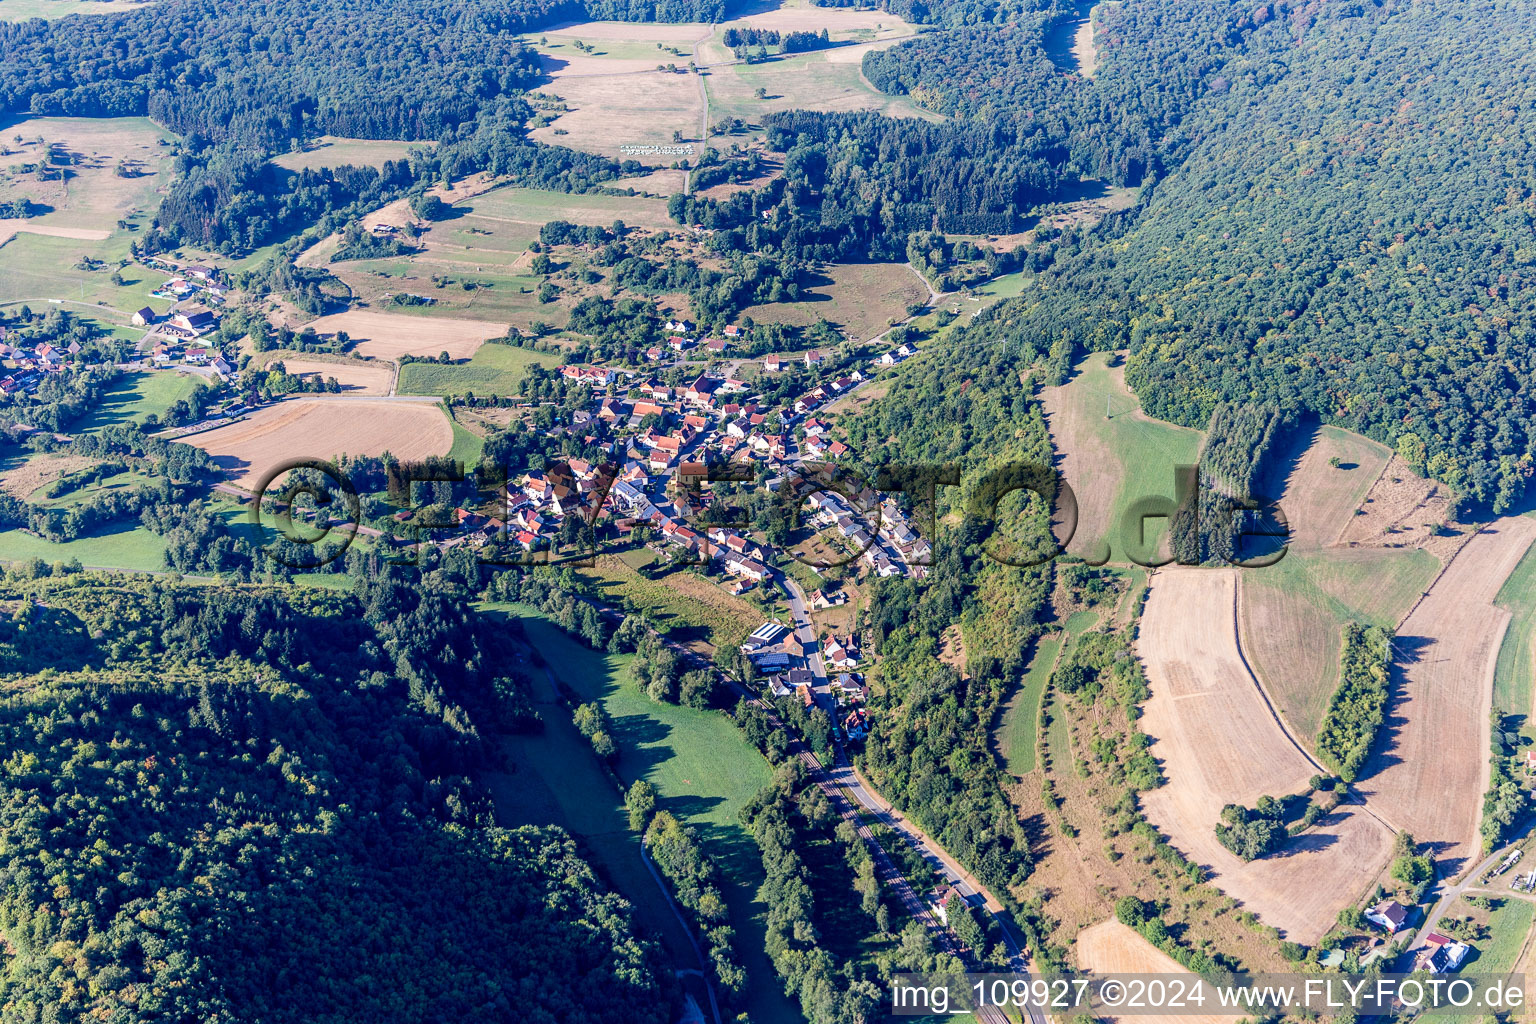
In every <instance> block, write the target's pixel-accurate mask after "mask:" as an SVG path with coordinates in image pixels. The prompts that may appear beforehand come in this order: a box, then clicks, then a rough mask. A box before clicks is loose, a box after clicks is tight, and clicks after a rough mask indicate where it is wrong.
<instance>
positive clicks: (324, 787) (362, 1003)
mask: <svg viewBox="0 0 1536 1024" xmlns="http://www.w3.org/2000/svg"><path fill="white" fill-rule="evenodd" d="M363 590H364V591H366V593H364V594H363V596H362V600H361V601H359V600H358V599H355V598H352V597H345V596H338V595H328V594H324V593H322V592H313V591H308V592H307V591H290V592H287V593H284V592H281V591H278V590H275V589H271V588H237V589H222V590H214V589H212V588H203V587H194V586H161V585H156V584H142V583H141V584H125V583H123V582H122V581H111V580H109V579H107V578H100V577H85V576H74V577H68V578H64V579H50V580H45V581H34V582H27V581H24V580H21V579H19V578H18V577H16V576H12V577H10V578H9V579H8V580H7V582H6V584H5V585H4V589H3V591H0V608H3V610H4V613H5V614H4V621H3V622H0V672H3V677H0V678H3V684H4V687H5V699H4V702H3V704H0V737H3V742H4V746H5V749H6V752H7V755H6V756H7V759H8V760H7V762H6V766H5V772H4V775H3V778H0V832H3V835H4V837H5V838H4V844H3V845H4V868H3V869H0V874H3V877H4V893H5V895H4V898H3V903H0V929H3V931H4V937H5V945H6V953H5V956H4V977H3V983H0V985H3V990H4V993H5V1000H6V1003H7V1005H8V1006H9V1007H10V1008H11V1012H16V1013H30V1014H36V1015H38V1016H39V1019H41V1017H42V1016H44V1015H47V1014H53V1013H57V1014H59V1015H60V1018H61V1019H63V1018H64V1017H65V1016H67V1017H68V1018H69V1019H77V1020H78V1019H83V1018H85V1017H88V1016H100V1017H103V1018H112V1019H123V1020H129V1019H133V1020H141V1019H149V1018H157V1019H185V1020H190V1019H197V1020H231V1021H232V1020H261V1021H284V1020H291V1021H300V1020H303V1021H327V1020H328V1021H355V1020H384V1019H400V1020H404V1019H426V1018H429V1017H434V1016H437V1015H440V1014H441V1015H446V1016H449V1017H452V1018H454V1019H471V1018H473V1017H476V1016H480V1015H487V1014H489V1015H490V1016H494V1017H498V1018H501V1019H508V1018H509V1017H517V1016H522V1017H523V1019H529V1018H530V1016H531V1017H533V1018H539V1019H582V1020H594V1021H597V1020H614V1021H617V1020H635V1021H647V1022H658V1024H659V1022H661V1021H664V1020H667V1019H669V1017H668V1015H667V1013H666V1007H667V1004H668V1000H669V994H668V993H669V988H668V986H669V985H670V981H669V980H668V981H666V982H663V980H662V977H661V976H660V975H659V974H658V970H657V964H658V959H657V958H658V953H657V951H656V949H655V947H654V946H652V945H651V944H650V943H648V942H645V941H641V940H639V939H637V937H636V934H635V932H634V930H633V926H632V923H631V920H630V912H629V907H628V904H626V903H625V902H624V901H622V900H620V899H619V898H618V897H616V896H614V895H613V894H611V893H609V892H607V891H605V889H604V887H603V886H602V885H601V884H600V883H599V882H598V880H597V879H596V877H595V876H594V874H593V872H592V869H591V868H590V867H589V866H588V865H587V864H586V863H584V862H583V860H582V859H581V857H580V856H578V854H577V852H576V848H575V845H574V842H573V841H572V839H571V838H570V837H569V836H568V835H566V834H565V833H564V832H562V831H561V830H559V829H556V828H536V827H523V828H514V829H503V828H497V827H493V826H492V825H490V824H489V822H490V821H491V820H492V818H491V814H490V805H489V800H488V798H487V797H486V796H485V795H484V793H482V792H481V791H479V789H478V788H477V785H476V783H474V782H473V781H471V779H470V778H469V777H468V774H469V773H472V772H473V770H474V769H475V767H476V765H477V764H479V763H480V761H481V757H482V755H481V753H480V740H479V738H478V736H477V732H478V730H477V727H476V726H475V725H472V724H471V716H473V718H474V719H475V720H476V721H478V722H479V723H481V727H483V728H487V729H495V728H502V727H506V726H508V725H512V724H516V723H518V722H519V721H522V720H523V717H522V716H524V715H525V714H526V712H527V711H528V709H529V705H528V704H527V693H526V690H525V689H524V686H523V684H521V683H519V682H517V681H516V680H515V679H514V678H512V677H510V676H509V677H508V678H507V679H506V680H505V682H504V683H503V684H502V685H501V686H499V687H498V690H499V691H500V693H501V695H502V699H501V700H500V701H499V702H497V703H492V702H491V701H490V700H488V699H486V697H477V696H476V695H475V694H474V692H472V691H466V690H465V689H464V684H465V681H466V680H467V679H469V678H471V676H472V674H473V673H474V672H475V670H476V668H477V666H478V662H479V659H480V657H481V656H482V655H490V654H492V653H493V652H496V649H495V646H494V641H493V640H492V639H490V638H488V637H487V636H484V635H480V634H479V631H478V626H477V624H476V622H475V621H474V620H472V619H469V618H466V617H465V616H464V615H463V613H455V612H454V611H453V610H452V609H451V608H449V607H447V606H445V605H444V604H443V603H442V602H441V600H440V599H436V598H434V597H432V596H419V595H416V594H414V593H412V592H410V591H409V590H407V589H405V588H403V587H402V586H401V585H400V584H399V583H396V582H393V581H390V580H383V579H380V580H376V581H374V582H373V583H372V584H370V585H368V586H365V587H364V588H363ZM448 647H451V648H453V649H455V650H457V651H458V652H459V654H460V656H461V660H454V661H444V660H441V659H439V657H438V655H437V653H435V652H441V651H443V650H444V649H445V648H448ZM496 653H497V654H498V657H500V652H496ZM503 663H504V664H505V662H503ZM413 693H414V695H415V696H414V699H413V696H412V695H413ZM460 701H463V702H465V703H460ZM554 978H561V979H566V983H562V984H558V985H556V984H551V983H550V982H551V979H554ZM381 979H389V983H388V984H381V983H380V981H381ZM578 979H579V983H578Z"/></svg>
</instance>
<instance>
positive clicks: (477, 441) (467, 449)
mask: <svg viewBox="0 0 1536 1024" xmlns="http://www.w3.org/2000/svg"><path fill="white" fill-rule="evenodd" d="M448 422H449V423H450V424H452V425H453V447H452V448H450V449H449V450H448V457H449V458H450V459H457V460H458V461H459V462H462V463H464V465H465V466H466V467H473V466H474V465H476V464H477V463H478V462H479V461H480V455H481V453H482V452H484V451H485V438H483V437H481V436H480V435H479V434H476V433H475V432H474V431H472V430H470V429H469V428H468V427H466V426H464V424H462V423H460V422H459V421H458V420H456V419H454V418H453V417H452V416H450V417H448Z"/></svg>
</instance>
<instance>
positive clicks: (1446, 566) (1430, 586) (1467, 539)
mask: <svg viewBox="0 0 1536 1024" xmlns="http://www.w3.org/2000/svg"><path fill="white" fill-rule="evenodd" d="M1382 472H1383V473H1385V472H1386V470H1385V469H1383V470H1382ZM1491 525H1492V520H1489V521H1488V522H1486V523H1478V524H1477V529H1475V530H1473V531H1472V532H1471V533H1468V534H1466V535H1465V536H1463V537H1462V538H1461V543H1460V544H1458V545H1456V550H1455V551H1453V552H1451V557H1450V558H1447V559H1446V560H1445V561H1444V562H1442V563H1441V564H1440V571H1439V572H1437V573H1435V575H1434V577H1433V578H1432V579H1431V580H1430V581H1429V582H1428V583H1427V584H1425V586H1424V589H1423V591H1422V592H1420V594H1419V597H1418V600H1416V601H1414V602H1413V604H1412V605H1411V606H1410V607H1409V608H1408V610H1407V611H1406V612H1404V613H1403V617H1402V618H1400V619H1398V620H1397V625H1396V626H1394V627H1393V629H1392V632H1393V633H1394V634H1396V633H1397V632H1398V631H1399V630H1401V629H1402V628H1403V623H1405V622H1407V621H1408V618H1409V616H1411V615H1412V614H1413V613H1414V612H1415V611H1417V610H1418V608H1419V605H1421V604H1423V603H1424V599H1425V598H1426V597H1428V596H1429V594H1430V591H1432V590H1434V589H1435V584H1436V583H1439V582H1440V577H1442V576H1444V575H1445V574H1446V573H1447V572H1449V571H1450V569H1451V564H1452V563H1453V562H1455V561H1456V559H1457V558H1458V557H1460V555H1461V553H1462V552H1463V551H1465V550H1467V545H1468V544H1470V543H1472V538H1474V537H1476V536H1477V535H1478V534H1480V533H1482V532H1483V531H1484V530H1486V529H1488V527H1489V526H1491ZM1494 597H1498V595H1497V594H1495V595H1494ZM1393 643H1394V647H1395V645H1396V640H1395V639H1394V641H1393Z"/></svg>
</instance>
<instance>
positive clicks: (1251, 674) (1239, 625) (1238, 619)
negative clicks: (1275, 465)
mask: <svg viewBox="0 0 1536 1024" xmlns="http://www.w3.org/2000/svg"><path fill="white" fill-rule="evenodd" d="M1242 579H1243V578H1242V577H1241V576H1239V577H1238V583H1237V585H1236V586H1234V587H1233V588H1232V635H1233V639H1234V640H1235V641H1236V643H1237V656H1238V658H1239V660H1241V661H1242V663H1243V668H1244V669H1246V670H1247V671H1248V678H1249V679H1252V680H1253V685H1254V686H1255V687H1256V688H1257V689H1258V691H1259V697H1260V699H1262V700H1263V701H1264V707H1265V708H1266V709H1267V710H1268V711H1269V716H1270V717H1271V718H1273V719H1274V720H1275V724H1276V725H1278V726H1279V727H1280V731H1281V732H1282V733H1284V734H1285V738H1286V739H1287V740H1289V741H1290V744H1291V746H1293V747H1295V748H1296V750H1297V752H1298V753H1300V754H1301V756H1302V757H1304V758H1306V760H1307V762H1308V763H1309V764H1311V765H1312V767H1314V768H1316V769H1317V772H1318V774H1319V775H1321V776H1323V778H1329V777H1331V776H1332V775H1333V772H1331V771H1330V770H1329V769H1328V768H1326V767H1324V765H1323V764H1322V763H1321V762H1320V761H1318V759H1317V758H1316V757H1314V756H1313V755H1312V752H1311V751H1309V750H1308V749H1307V748H1306V747H1305V746H1304V745H1303V744H1302V743H1301V741H1300V740H1299V739H1297V737H1296V734H1295V733H1294V732H1293V731H1292V730H1291V727H1290V725H1289V724H1288V723H1287V722H1286V721H1285V718H1284V717H1283V716H1282V715H1281V714H1280V709H1279V708H1277V707H1276V706H1275V702H1274V701H1273V700H1271V699H1270V696H1269V691H1268V690H1266V689H1265V688H1264V683H1263V681H1262V680H1261V679H1259V673H1258V672H1257V671H1256V670H1255V669H1254V667H1253V663H1252V662H1250V661H1249V660H1248V652H1247V651H1246V650H1244V649H1243V616H1242V611H1241V609H1242V604H1243V591H1244V590H1245V589H1246V587H1245V586H1244V585H1243V582H1242ZM1483 788H1484V790H1486V789H1487V788H1488V787H1487V786H1484V787H1483ZM1343 802H1344V803H1347V804H1352V805H1354V806H1357V807H1359V808H1360V809H1361V810H1363V811H1365V813H1366V814H1369V815H1370V816H1371V817H1373V818H1375V819H1376V820H1377V821H1379V822H1381V825H1382V827H1383V828H1385V829H1387V830H1388V831H1389V832H1391V833H1392V834H1393V835H1397V834H1398V833H1399V832H1401V831H1402V829H1401V828H1398V827H1397V826H1396V825H1394V824H1392V822H1390V821H1388V820H1387V819H1386V818H1383V817H1382V816H1381V815H1380V814H1378V813H1376V809H1375V808H1374V807H1372V806H1371V805H1370V803H1369V802H1368V801H1367V800H1366V799H1365V797H1364V796H1362V795H1360V794H1359V793H1357V792H1355V790H1354V788H1353V787H1351V788H1350V790H1349V793H1348V797H1347V798H1346V799H1345V800H1344V801H1343Z"/></svg>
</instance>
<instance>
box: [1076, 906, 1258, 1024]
mask: <svg viewBox="0 0 1536 1024" xmlns="http://www.w3.org/2000/svg"><path fill="white" fill-rule="evenodd" d="M1075 950H1076V953H1077V966H1078V968H1079V969H1080V970H1084V971H1092V972H1093V973H1095V974H1188V975H1190V976H1191V977H1193V976H1194V973H1193V972H1192V971H1190V970H1189V968H1187V967H1185V966H1183V965H1182V964H1180V963H1179V962H1178V961H1177V960H1175V959H1174V958H1173V957H1171V956H1169V955H1168V954H1167V953H1164V952H1163V951H1162V950H1160V949H1158V948H1157V947H1156V946H1154V945H1152V943H1150V942H1148V941H1147V940H1146V939H1144V938H1142V937H1141V936H1140V935H1138V934H1137V933H1136V931H1135V930H1134V929H1132V928H1130V927H1127V926H1126V925H1123V924H1121V923H1120V922H1119V921H1117V920H1115V919H1114V918H1110V919H1109V920H1108V921H1100V922H1099V923H1098V924H1096V925H1093V926H1092V927H1089V928H1084V929H1083V930H1082V931H1081V932H1078V934H1077V944H1076V947H1075ZM1240 1016H1241V1015H1240V1014H1231V1015H1228V1016H1225V1017H1224V1016H1222V1015H1220V1014H1215V1013H1193V1014H1179V1015H1164V1016H1159V1017H1158V1019H1159V1020H1162V1021H1167V1022H1169V1024H1231V1022H1232V1021H1235V1020H1237V1019H1239V1017H1240ZM1099 1019H1100V1020H1120V1019H1122V1018H1118V1017H1101V1018H1099ZM1126 1019H1131V1020H1134V1019H1135V1018H1126Z"/></svg>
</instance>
